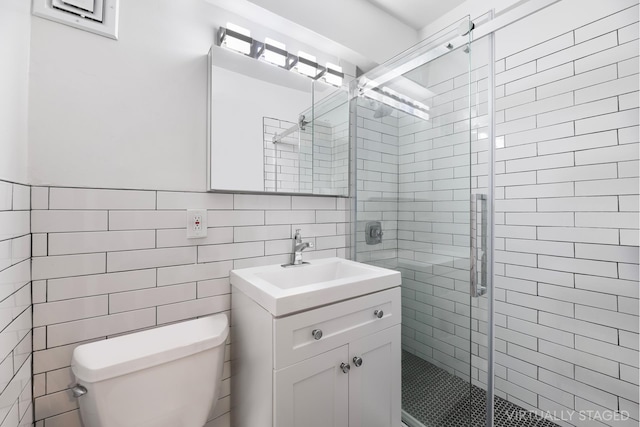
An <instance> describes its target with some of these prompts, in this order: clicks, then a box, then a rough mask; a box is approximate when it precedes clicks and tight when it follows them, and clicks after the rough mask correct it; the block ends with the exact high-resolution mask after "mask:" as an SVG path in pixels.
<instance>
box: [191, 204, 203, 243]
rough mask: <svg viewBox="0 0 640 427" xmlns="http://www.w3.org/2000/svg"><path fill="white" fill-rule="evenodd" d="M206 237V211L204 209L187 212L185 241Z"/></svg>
mask: <svg viewBox="0 0 640 427" xmlns="http://www.w3.org/2000/svg"><path fill="white" fill-rule="evenodd" d="M202 237H207V211H206V210H204V209H202V210H201V209H189V210H187V239H200V238H202Z"/></svg>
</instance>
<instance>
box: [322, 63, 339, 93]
mask: <svg viewBox="0 0 640 427" xmlns="http://www.w3.org/2000/svg"><path fill="white" fill-rule="evenodd" d="M322 78H323V79H324V81H325V82H327V83H329V84H331V85H334V86H338V87H339V86H342V80H343V79H344V73H343V72H342V67H340V66H339V65H336V64H332V63H331V62H327V71H326V73H324V76H323V77H322Z"/></svg>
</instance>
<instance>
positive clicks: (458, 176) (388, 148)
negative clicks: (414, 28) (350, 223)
mask: <svg viewBox="0 0 640 427" xmlns="http://www.w3.org/2000/svg"><path fill="white" fill-rule="evenodd" d="M472 26H473V25H472V23H471V22H470V20H469V18H465V19H463V20H462V21H460V22H458V23H456V24H455V25H453V26H452V27H451V28H450V29H448V30H445V31H443V32H442V33H439V34H438V35H436V36H435V37H434V38H432V39H429V40H427V41H425V42H423V43H421V44H420V45H419V46H417V47H415V48H413V49H412V50H410V51H408V52H405V53H403V54H402V55H400V57H398V58H397V59H394V60H392V61H391V62H390V63H388V64H385V65H384V66H382V67H381V68H379V69H376V70H374V71H373V72H372V73H368V74H367V75H365V76H364V78H361V79H360V84H359V87H358V98H357V102H355V103H354V107H353V108H354V111H353V114H354V115H355V116H356V126H357V128H356V131H355V134H356V142H357V143H356V147H357V148H356V155H355V158H356V167H355V171H356V180H357V185H358V187H357V193H356V200H357V201H356V203H357V206H356V209H355V211H356V214H355V215H356V217H357V218H356V224H357V225H356V233H355V236H354V238H355V242H356V244H355V259H356V260H358V261H361V262H367V263H372V264H376V265H380V266H385V267H388V268H393V269H397V270H399V271H400V272H401V273H402V277H403V283H402V296H403V307H402V309H403V320H402V331H403V335H402V353H403V356H402V365H403V366H402V375H403V378H402V379H403V391H402V394H403V396H402V397H403V399H402V400H403V405H402V407H403V418H404V422H405V423H407V424H408V425H410V426H412V427H413V426H422V425H424V426H429V427H430V426H434V427H435V426H441V425H442V426H448V425H460V426H469V425H472V423H473V420H474V418H477V422H478V424H477V425H483V423H484V417H485V416H484V412H483V411H484V409H485V404H484V396H483V395H482V394H481V393H479V392H480V391H481V390H483V389H484V388H486V383H487V355H488V343H487V307H488V303H487V295H486V292H487V287H486V284H487V268H488V266H489V264H490V262H491V252H490V250H488V249H489V248H488V246H487V245H488V244H489V243H490V241H489V239H487V233H488V231H489V230H488V228H489V225H490V221H488V215H490V212H489V207H490V202H491V199H492V197H491V195H490V194H488V193H487V185H488V183H487V181H488V169H487V159H488V155H487V148H488V147H487V141H488V137H489V132H490V131H489V120H488V100H489V88H488V74H489V72H488V71H489V70H488V64H489V61H488V58H489V51H488V47H489V46H488V43H487V41H486V40H483V41H477V42H473V30H472ZM376 227H381V230H382V233H383V234H382V238H381V239H380V240H379V243H376V242H375V241H373V242H372V239H371V230H372V229H375V228H376ZM470 248H471V249H470ZM478 386H479V387H478ZM474 390H477V391H474Z"/></svg>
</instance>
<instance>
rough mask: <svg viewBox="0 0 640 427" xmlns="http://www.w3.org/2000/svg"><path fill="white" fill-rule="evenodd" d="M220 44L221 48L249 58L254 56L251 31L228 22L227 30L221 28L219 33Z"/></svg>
mask: <svg viewBox="0 0 640 427" xmlns="http://www.w3.org/2000/svg"><path fill="white" fill-rule="evenodd" d="M218 43H219V44H220V46H224V47H226V48H228V49H231V50H235V51H236V52H240V53H243V54H245V55H247V56H252V55H251V54H252V50H253V49H252V47H253V45H254V43H253V39H252V38H251V31H249V30H247V29H246V28H242V27H240V26H239V25H235V24H232V23H231V22H227V28H224V27H220V30H219V31H218Z"/></svg>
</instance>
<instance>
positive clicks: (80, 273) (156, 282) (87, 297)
mask: <svg viewBox="0 0 640 427" xmlns="http://www.w3.org/2000/svg"><path fill="white" fill-rule="evenodd" d="M7 186H9V187H8V188H7ZM16 187H18V186H16ZM27 188H28V187H27ZM7 192H8V193H9V194H11V184H4V183H0V230H2V232H4V233H11V234H10V235H8V236H7V239H10V240H7V239H4V240H0V264H1V263H5V262H8V261H5V259H4V258H5V257H4V256H2V254H3V252H2V251H3V249H2V248H3V246H2V244H3V243H4V242H5V241H8V242H10V243H13V246H12V247H14V248H15V251H16V253H17V254H22V255H21V256H24V257H25V258H24V260H23V261H19V260H16V262H13V263H12V266H11V267H9V268H6V269H4V270H3V269H2V267H1V266H0V292H3V293H2V295H0V297H4V298H5V300H3V301H2V302H0V308H1V306H3V305H4V304H5V302H6V303H9V302H14V301H15V303H20V304H27V306H25V311H24V314H21V312H19V311H18V310H16V309H15V308H14V309H13V311H12V313H14V315H15V320H14V321H13V323H11V325H13V326H11V327H7V328H6V329H5V330H4V331H3V332H2V333H1V334H0V338H1V337H2V336H5V335H4V334H6V337H5V341H6V340H13V341H12V342H11V343H10V344H11V345H9V344H7V345H6V346H3V348H14V347H15V348H16V350H15V351H14V352H13V353H14V354H9V355H5V356H3V358H5V359H4V360H8V361H9V362H11V361H12V360H13V362H12V363H8V365H7V369H15V373H16V376H15V378H14V379H13V380H12V382H16V381H22V382H21V383H19V384H21V385H22V387H20V388H18V387H17V386H13V387H12V388H8V389H7V391H5V393H13V394H15V398H14V396H13V394H11V399H13V400H11V401H10V400H9V394H7V399H6V400H5V399H4V394H3V401H6V402H9V403H8V404H9V405H13V404H14V403H15V406H16V409H15V410H14V409H12V408H11V406H8V407H7V408H6V411H9V410H11V411H13V412H15V413H16V414H21V415H23V414H24V413H25V412H24V411H25V410H26V409H27V406H29V403H30V399H31V392H32V387H31V385H30V384H29V386H28V387H26V388H25V384H26V383H25V382H24V381H25V379H24V378H23V376H24V375H23V374H24V372H22V371H20V370H19V369H20V367H21V366H26V368H23V370H24V369H27V370H28V369H30V366H31V363H30V359H29V350H30V349H31V335H30V334H29V331H30V329H31V311H30V310H28V309H26V308H29V307H30V304H31V302H30V301H29V292H28V291H29V286H28V285H29V280H30V278H29V273H30V270H29V261H28V259H29V256H28V255H26V253H25V251H24V245H22V244H21V243H22V242H21V241H20V239H21V238H22V237H23V236H27V243H28V240H29V237H28V235H29V211H28V209H29V207H28V206H27V207H26V208H25V209H26V210H25V211H24V212H23V211H15V210H14V211H12V210H11V196H10V195H7ZM14 194H15V195H16V196H15V197H18V196H19V191H15V193H14ZM28 199H29V198H28V197H27V201H28ZM347 202H348V201H347V199H343V198H336V197H320V196H313V197H310V196H287V195H245V194H214V193H188V192H163V191H130V190H99V189H73V188H57V187H51V188H49V187H33V188H32V203H33V207H34V210H33V211H32V213H33V215H32V224H33V227H34V229H35V230H37V233H35V234H34V235H33V236H34V237H33V241H34V251H33V274H34V277H36V278H37V279H36V281H35V282H34V290H33V292H34V302H35V305H34V307H33V322H34V324H33V336H34V340H33V351H34V353H33V359H34V377H33V378H34V383H33V396H34V398H35V421H36V426H37V427H51V426H54V427H55V426H61V427H62V426H64V427H79V426H80V419H79V414H78V410H77V404H76V400H75V399H73V398H72V397H71V393H70V391H69V387H70V386H71V385H73V376H72V374H71V371H70V367H69V366H70V363H71V353H72V352H73V349H74V348H75V347H76V346H77V345H79V344H81V343H85V342H90V341H94V340H100V339H105V338H109V337H112V336H116V335H119V334H123V333H128V332H132V331H135V330H140V329H145V328H151V327H155V326H158V325H162V324H167V323H171V322H177V321H181V320H185V319H189V318H194V317H198V316H204V315H208V314H213V313H229V310H230V299H231V290H230V284H229V271H230V270H231V269H233V268H243V267H250V266H255V265H261V264H272V263H274V264H275V263H286V262H288V261H289V260H290V256H291V249H292V241H291V239H292V237H293V234H294V233H295V230H296V229H297V228H300V229H301V234H302V237H303V240H305V241H311V242H313V243H315V246H316V247H315V249H312V250H308V251H305V254H304V256H305V258H307V259H314V258H323V257H330V256H340V257H346V256H347V249H346V247H347V234H348V230H349V226H348V223H347V222H348V220H349V216H348V210H347V209H348V204H347ZM15 205H16V203H15V202H14V206H15ZM3 209H4V210H3ZM187 209H207V210H208V225H209V228H208V236H207V237H206V238H203V239H187V238H186V210H187ZM5 214H6V215H5ZM17 214H23V215H25V216H26V219H25V220H21V219H20V218H18V217H16V216H15V215H17ZM5 224H6V226H5ZM36 246H37V248H36ZM27 252H28V251H27ZM23 294H24V295H23ZM7 308H8V307H7ZM0 311H2V312H4V310H0ZM8 321H11V319H8ZM23 329H24V332H21V334H18V335H17V334H16V331H22V330H23ZM24 340H28V345H26V346H25V345H21V343H23V342H24ZM14 341H15V342H14ZM231 346H232V343H229V345H228V346H227V352H226V359H225V360H226V361H225V370H224V380H223V383H222V393H221V394H220V399H219V401H218V403H217V405H216V407H215V409H214V410H213V411H212V412H211V413H210V414H209V419H210V421H209V423H208V424H207V427H229V425H230V415H229V410H230V381H229V375H230V366H229V365H230V359H231V355H230V351H229V349H230V347H231ZM24 347H26V348H27V353H26V354H22V353H19V351H20V349H22V348H24ZM27 359H29V360H28V361H27ZM18 361H19V363H18ZM25 361H26V362H25ZM3 366H5V364H4V363H3V364H0V369H2V367H3ZM14 367H15V368H14ZM12 373H13V371H12ZM29 376H30V371H26V381H29ZM2 378H6V379H7V381H9V380H10V379H11V375H9V372H7V375H2ZM16 384H18V383H16ZM25 390H26V391H25ZM25 402H26V403H25ZM18 404H19V405H20V406H19V408H18ZM29 408H30V407H29ZM3 410H4V409H3ZM13 412H12V413H13ZM27 413H28V414H31V410H30V409H29V411H27ZM16 416H17V415H16ZM25 419H26V417H25ZM29 422H31V418H29ZM11 425H13V424H11ZM15 425H18V424H17V423H16V424H15Z"/></svg>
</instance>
